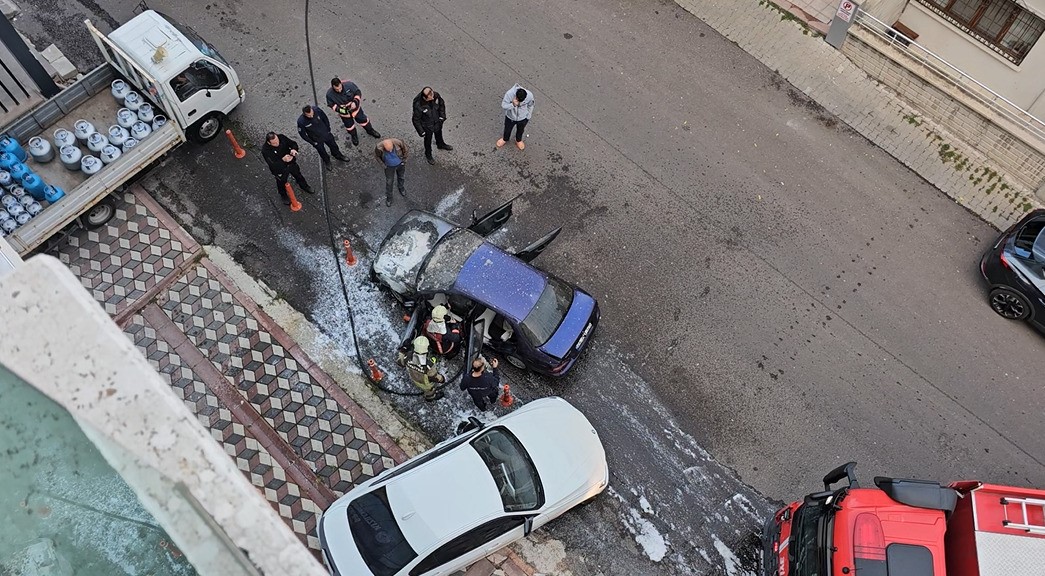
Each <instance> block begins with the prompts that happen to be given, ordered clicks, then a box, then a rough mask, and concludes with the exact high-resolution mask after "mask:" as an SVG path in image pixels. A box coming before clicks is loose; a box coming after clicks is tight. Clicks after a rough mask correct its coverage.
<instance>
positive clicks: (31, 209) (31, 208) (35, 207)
mask: <svg viewBox="0 0 1045 576" xmlns="http://www.w3.org/2000/svg"><path fill="white" fill-rule="evenodd" d="M25 211H26V212H28V213H29V215H30V216H36V215H37V214H39V213H41V212H43V211H44V207H43V205H42V204H40V203H39V202H37V201H36V200H33V203H32V204H30V205H28V206H26V207H25Z"/></svg>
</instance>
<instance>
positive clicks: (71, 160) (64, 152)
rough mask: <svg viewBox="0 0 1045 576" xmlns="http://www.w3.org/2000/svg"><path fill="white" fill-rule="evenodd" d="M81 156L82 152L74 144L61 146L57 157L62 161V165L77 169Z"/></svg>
mask: <svg viewBox="0 0 1045 576" xmlns="http://www.w3.org/2000/svg"><path fill="white" fill-rule="evenodd" d="M82 157H83V152H80V149H79V148H77V147H76V146H62V149H61V150H59V151H58V158H59V159H60V160H61V161H62V166H65V167H66V168H68V169H69V170H79V169H80V159H81V158H82Z"/></svg>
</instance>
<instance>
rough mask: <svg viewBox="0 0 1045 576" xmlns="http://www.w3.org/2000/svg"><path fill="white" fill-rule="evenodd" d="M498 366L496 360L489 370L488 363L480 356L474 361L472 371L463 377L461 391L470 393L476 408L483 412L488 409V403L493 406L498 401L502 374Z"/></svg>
mask: <svg viewBox="0 0 1045 576" xmlns="http://www.w3.org/2000/svg"><path fill="white" fill-rule="evenodd" d="M497 365H498V362H497V359H496V358H494V359H493V360H491V361H490V364H489V367H490V369H489V370H487V364H486V361H485V360H484V359H483V358H482V357H481V356H480V357H479V358H476V359H475V360H472V371H471V372H469V373H468V374H465V375H464V376H462V377H461V390H464V391H466V392H468V395H469V396H471V397H472V402H474V403H475V407H476V408H478V409H479V410H482V411H483V412H485V411H486V410H487V409H488V408H487V406H486V405H487V403H489V404H491V405H492V404H493V403H494V402H496V401H497V392H498V391H499V390H500V389H501V372H500V371H499V370H498V369H497ZM490 408H493V406H490Z"/></svg>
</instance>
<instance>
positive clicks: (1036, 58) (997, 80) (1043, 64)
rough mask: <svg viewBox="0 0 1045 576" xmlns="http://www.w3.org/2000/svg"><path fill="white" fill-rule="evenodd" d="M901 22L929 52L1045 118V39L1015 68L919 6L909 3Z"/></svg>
mask: <svg viewBox="0 0 1045 576" xmlns="http://www.w3.org/2000/svg"><path fill="white" fill-rule="evenodd" d="M1025 1H1026V3H1027V5H1029V6H1031V7H1032V8H1034V7H1035V6H1034V5H1035V4H1041V5H1042V6H1041V8H1040V9H1039V10H1033V11H1034V12H1036V13H1038V14H1041V13H1045V0H1025ZM872 15H874V14H873V13H872ZM899 20H900V22H902V23H903V24H904V25H905V26H907V27H908V28H910V29H911V30H913V31H914V32H916V33H917V34H918V38H917V39H916V40H915V41H916V42H918V43H919V44H921V45H922V46H924V47H925V48H926V49H928V50H929V51H931V52H933V53H935V54H936V55H937V56H939V57H940V58H943V59H944V60H946V61H948V62H950V63H951V64H952V65H953V66H955V67H957V68H958V69H959V70H961V71H963V72H965V73H966V74H967V75H969V76H971V77H972V78H974V79H975V80H977V81H978V82H980V83H982V84H984V85H986V86H987V87H988V88H990V89H991V90H993V91H995V92H997V93H999V94H1001V95H1002V96H1004V97H1005V98H1007V99H1008V100H1010V101H1012V103H1014V104H1016V105H1017V106H1019V107H1020V108H1023V109H1024V110H1027V111H1028V112H1030V113H1031V114H1033V115H1035V116H1037V117H1038V118H1045V73H1042V70H1045V36H1042V38H1041V39H1040V40H1038V43H1037V44H1036V45H1035V46H1034V48H1032V49H1031V51H1030V53H1029V54H1027V57H1026V58H1024V59H1023V62H1021V63H1020V65H1019V66H1016V65H1015V64H1013V63H1012V62H1009V61H1008V60H1006V59H1005V58H1003V57H1002V56H1000V55H998V54H996V53H995V52H994V51H992V50H991V49H990V48H989V47H987V46H986V45H984V44H982V43H980V42H979V41H978V40H976V39H975V38H973V37H972V36H969V35H968V34H966V33H965V32H963V31H961V30H960V29H958V28H957V27H955V26H954V25H953V24H951V23H950V22H947V21H946V20H944V19H943V18H940V17H939V16H937V15H936V14H935V13H933V12H932V11H931V10H929V9H928V8H926V7H924V6H922V5H921V4H919V3H917V2H910V3H909V4H908V5H907V7H906V8H905V9H904V11H903V13H902V14H901V16H900V18H899ZM886 24H892V22H886Z"/></svg>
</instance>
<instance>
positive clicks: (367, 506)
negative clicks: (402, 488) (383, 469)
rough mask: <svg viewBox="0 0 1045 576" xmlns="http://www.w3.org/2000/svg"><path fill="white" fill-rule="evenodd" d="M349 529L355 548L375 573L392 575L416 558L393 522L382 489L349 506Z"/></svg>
mask: <svg viewBox="0 0 1045 576" xmlns="http://www.w3.org/2000/svg"><path fill="white" fill-rule="evenodd" d="M348 528H349V530H350V531H351V532H352V539H353V540H355V543H356V550H358V551H359V555H360V556H362V558H363V561H364V562H366V565H367V567H368V568H370V571H371V572H373V573H374V575H375V576H393V575H394V574H396V573H398V572H399V571H400V570H402V569H403V567H404V566H406V565H407V564H409V563H410V562H411V561H412V560H413V559H414V558H416V557H417V552H415V551H414V549H413V548H412V547H411V546H410V543H409V542H407V541H406V538H405V537H404V536H403V531H402V530H400V529H399V525H398V524H396V520H395V516H394V515H393V514H392V508H391V507H390V506H389V505H388V495H387V494H385V489H384V488H378V489H377V490H374V491H373V492H370V493H368V494H364V495H363V496H360V497H359V498H356V499H355V500H353V501H352V503H351V504H349V505H348Z"/></svg>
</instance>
